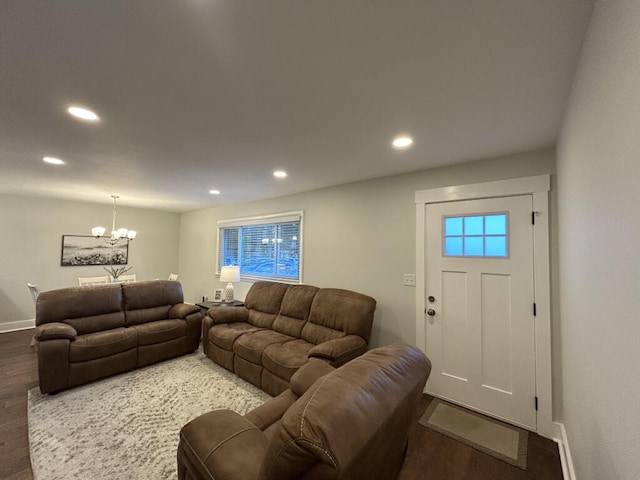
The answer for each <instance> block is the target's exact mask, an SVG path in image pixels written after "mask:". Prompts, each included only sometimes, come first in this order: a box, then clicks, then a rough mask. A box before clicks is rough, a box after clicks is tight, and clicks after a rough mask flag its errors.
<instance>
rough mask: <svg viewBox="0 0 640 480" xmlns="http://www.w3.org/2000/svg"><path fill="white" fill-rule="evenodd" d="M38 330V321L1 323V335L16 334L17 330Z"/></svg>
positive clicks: (32, 319) (33, 319)
mask: <svg viewBox="0 0 640 480" xmlns="http://www.w3.org/2000/svg"><path fill="white" fill-rule="evenodd" d="M28 328H36V319H35V318H31V319H29V320H18V321H16V322H6V323H0V333H7V332H15V331H17V330H27V329H28Z"/></svg>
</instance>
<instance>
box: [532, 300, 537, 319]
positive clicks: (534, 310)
mask: <svg viewBox="0 0 640 480" xmlns="http://www.w3.org/2000/svg"><path fill="white" fill-rule="evenodd" d="M536 313H537V307H536V302H533V316H534V317H535V316H536Z"/></svg>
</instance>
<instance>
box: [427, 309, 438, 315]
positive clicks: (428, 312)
mask: <svg viewBox="0 0 640 480" xmlns="http://www.w3.org/2000/svg"><path fill="white" fill-rule="evenodd" d="M435 314H436V311H435V310H434V309H433V308H430V309H429V310H427V315H429V316H430V317H433V316H434V315H435Z"/></svg>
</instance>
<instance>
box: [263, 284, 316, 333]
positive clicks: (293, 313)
mask: <svg viewBox="0 0 640 480" xmlns="http://www.w3.org/2000/svg"><path fill="white" fill-rule="evenodd" d="M318 290H319V288H318V287H313V286H311V285H290V286H289V288H288V289H287V291H286V293H285V294H284V298H283V299H282V304H281V305H280V311H279V312H278V315H277V316H276V318H275V320H274V321H273V325H271V328H272V329H273V330H275V331H276V332H280V333H284V334H285V335H290V336H292V337H296V338H300V335H301V333H302V328H303V327H304V325H305V323H306V322H307V320H308V319H309V314H310V313H311V304H312V303H313V299H314V297H315V296H316V293H317V292H318Z"/></svg>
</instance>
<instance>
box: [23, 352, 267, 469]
mask: <svg viewBox="0 0 640 480" xmlns="http://www.w3.org/2000/svg"><path fill="white" fill-rule="evenodd" d="M269 398H271V397H270V396H269V395H267V394H266V393H264V392H263V391H262V390H260V389H258V388H256V387H254V386H253V385H251V384H249V383H247V382H245V381H244V380H242V379H240V378H238V377H237V376H236V375H234V374H233V373H231V372H229V371H227V370H225V369H223V368H222V367H220V366H218V365H216V364H214V363H213V362H212V361H211V360H210V359H208V358H207V357H206V356H205V355H204V354H203V353H202V350H198V351H197V352H195V353H192V354H189V355H185V356H182V357H179V358H175V359H173V360H168V361H165V362H161V363H158V364H155V365H151V366H149V367H145V368H142V369H139V370H134V371H132V372H128V373H124V374H121V375H118V376H115V377H110V378H107V379H104V380H98V381H96V382H93V383H91V384H88V385H83V386H81V387H76V388H73V389H71V390H67V391H64V392H61V393H58V394H57V395H43V394H41V393H40V389H39V388H37V387H36V388H34V389H31V390H30V391H29V400H28V416H29V446H30V450H31V465H32V467H33V475H34V479H35V480H56V479H92V480H98V479H105V480H106V479H109V480H117V479H140V480H142V479H144V480H151V479H153V480H163V479H176V478H177V477H178V475H177V463H176V452H177V448H178V441H179V432H180V429H181V428H182V426H183V425H185V424H186V423H187V422H189V421H190V420H192V419H194V418H195V417H197V416H198V415H201V414H203V413H206V412H209V411H211V410H214V409H219V408H228V409H230V410H233V411H235V412H238V413H240V414H244V413H246V412H248V411H249V410H252V409H253V408H255V407H257V406H258V405H261V404H262V403H264V402H265V401H266V400H267V399H269Z"/></svg>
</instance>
